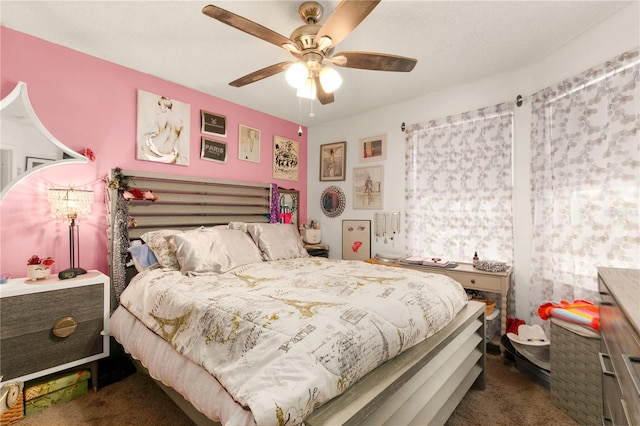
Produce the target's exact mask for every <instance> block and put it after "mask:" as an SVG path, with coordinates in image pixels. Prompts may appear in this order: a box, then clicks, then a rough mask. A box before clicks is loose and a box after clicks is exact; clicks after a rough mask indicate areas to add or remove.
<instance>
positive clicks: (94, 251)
mask: <svg viewBox="0 0 640 426" xmlns="http://www.w3.org/2000/svg"><path fill="white" fill-rule="evenodd" d="M0 43H1V52H0V63H1V64H2V65H1V66H2V68H1V73H0V81H1V87H0V97H5V96H6V95H7V94H8V93H9V92H10V91H11V90H12V89H13V88H14V87H15V85H16V84H17V83H18V82H19V81H24V82H26V83H27V88H28V91H29V96H30V99H31V103H32V105H33V108H34V110H35V111H36V114H37V115H38V117H39V118H40V121H42V123H43V124H44V126H45V127H46V128H47V129H48V130H49V131H50V132H51V134H53V135H54V136H55V137H56V138H58V140H60V141H61V142H62V143H64V144H65V145H67V146H68V147H69V148H71V149H72V150H74V151H79V152H80V151H82V150H83V149H84V148H90V149H92V150H93V152H94V153H95V156H96V160H95V161H94V162H89V163H88V164H69V165H62V166H56V167H52V168H49V169H45V170H42V171H40V172H37V173H35V174H34V175H32V176H30V177H28V178H27V179H25V180H23V181H22V182H21V183H20V184H18V185H16V186H14V187H13V188H12V189H11V190H10V191H9V192H8V193H7V194H6V196H5V197H4V199H3V200H2V202H1V203H0V271H1V272H2V273H8V274H11V275H12V276H13V277H22V276H24V275H25V274H26V263H27V259H28V258H29V257H31V255H32V254H38V255H40V256H52V257H54V258H55V259H56V265H55V266H54V272H57V271H59V270H61V269H64V268H66V267H68V263H69V255H68V248H69V242H68V222H56V221H54V220H53V219H51V217H50V215H49V204H48V202H47V200H46V196H47V189H49V188H50V187H62V186H73V187H76V188H80V189H93V191H94V192H95V194H94V196H95V202H94V204H93V208H92V214H91V217H90V218H89V219H88V220H87V221H86V222H82V223H80V237H81V240H80V248H81V256H80V263H81V266H82V267H84V268H86V269H98V270H100V271H102V272H105V273H107V272H108V270H107V241H106V240H107V235H106V229H107V222H106V208H105V205H104V183H103V179H104V177H105V176H107V174H108V173H109V170H111V169H112V168H114V167H121V168H123V169H128V170H139V171H149V172H158V173H170V174H176V175H184V176H205V177H208V178H213V179H227V180H234V181H250V182H267V183H268V182H275V183H277V184H278V185H280V186H282V187H284V188H295V189H299V190H300V192H301V194H300V195H301V200H300V207H301V211H300V220H301V221H304V220H305V219H306V217H307V212H306V205H307V203H306V189H307V184H306V182H307V164H306V163H307V139H306V135H307V132H306V129H305V131H304V136H303V138H302V139H301V140H300V145H299V147H300V160H301V161H300V166H299V167H300V168H299V176H298V181H297V182H292V181H278V180H274V179H273V178H272V160H271V158H272V155H273V136H274V135H278V136H282V137H285V138H290V139H294V140H297V139H298V135H297V132H298V124H296V123H292V122H289V121H285V120H282V119H279V118H276V117H273V116H270V115H267V114H264V113H261V112H258V111H255V110H251V109H249V108H245V107H242V106H240V105H236V104H233V103H231V102H228V101H225V100H222V99H219V98H216V97H213V96H210V95H207V94H204V93H201V92H198V91H195V90H191V89H188V88H186V87H183V86H180V85H177V84H174V83H171V82H168V81H165V80H161V79H159V78H156V77H153V76H150V75H148V74H143V73H141V72H138V71H135V70H132V69H129V68H125V67H122V66H119V65H116V64H113V63H110V62H106V61H103V60H101V59H97V58H95V57H92V56H88V55H85V54H83V53H80V52H77V51H73V50H70V49H68V48H65V47H62V46H59V45H55V44H52V43H49V42H47V41H43V40H41V39H37V38H34V37H31V36H28V35H26V34H23V33H19V32H16V31H13V30H10V29H8V28H5V27H0ZM138 89H141V90H145V91H147V92H151V93H154V94H159V95H163V96H167V97H169V98H172V99H176V100H178V101H182V102H185V103H188V104H190V106H191V130H190V165H189V166H188V167H185V166H178V165H170V164H162V163H155V162H149V161H139V160H136V159H135V157H136V151H135V149H136V115H137V102H136V99H137V90H138ZM201 109H203V110H206V111H210V112H214V113H218V114H221V115H225V116H226V117H227V137H226V138H220V139H221V140H226V142H227V144H228V145H227V149H228V153H227V163H226V164H221V163H214V162H211V161H206V160H201V159H200V137H201V134H200V110H201ZM240 123H242V124H244V125H247V126H250V127H255V128H258V129H260V130H261V132H262V134H261V146H260V150H261V154H260V155H261V158H260V163H251V162H246V161H241V160H238V159H237V157H238V144H237V141H238V125H239V124H240ZM25 143H28V142H27V141H25Z"/></svg>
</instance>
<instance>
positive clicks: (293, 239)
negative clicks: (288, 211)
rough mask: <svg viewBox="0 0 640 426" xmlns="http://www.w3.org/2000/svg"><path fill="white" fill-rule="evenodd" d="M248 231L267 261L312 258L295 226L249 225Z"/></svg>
mask: <svg viewBox="0 0 640 426" xmlns="http://www.w3.org/2000/svg"><path fill="white" fill-rule="evenodd" d="M247 231H248V232H249V234H250V235H251V237H252V238H253V241H255V242H256V244H257V245H258V247H259V248H260V250H261V251H262V253H263V254H264V256H265V259H266V260H285V259H295V258H298V257H311V256H310V255H309V253H308V252H307V250H306V249H305V248H304V244H303V243H302V239H301V238H300V235H299V234H298V231H296V227H295V225H291V224H285V223H249V224H247Z"/></svg>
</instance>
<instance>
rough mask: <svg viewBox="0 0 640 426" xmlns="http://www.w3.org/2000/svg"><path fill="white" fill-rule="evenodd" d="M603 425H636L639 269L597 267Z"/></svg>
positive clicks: (639, 417) (639, 409) (639, 410)
mask: <svg viewBox="0 0 640 426" xmlns="http://www.w3.org/2000/svg"><path fill="white" fill-rule="evenodd" d="M598 287H599V288H598V290H599V292H600V326H601V333H600V335H601V339H602V342H601V347H600V350H601V353H600V354H599V355H600V363H601V366H602V398H603V411H604V412H603V422H602V424H603V425H607V424H614V425H640V270H638V269H618V268H598Z"/></svg>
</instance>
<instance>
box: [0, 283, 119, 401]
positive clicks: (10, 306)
mask: <svg viewBox="0 0 640 426" xmlns="http://www.w3.org/2000/svg"><path fill="white" fill-rule="evenodd" d="M109 284H110V282H109V277H107V276H106V275H104V274H102V273H100V272H98V271H89V272H87V273H86V274H83V275H80V276H78V277H76V278H72V279H68V280H59V279H58V278H57V276H56V277H55V278H54V277H52V278H48V279H46V280H38V281H35V282H32V281H25V278H21V279H12V280H9V281H8V282H7V283H5V284H0V376H4V377H3V378H2V380H3V381H22V382H26V381H28V380H32V379H35V378H38V377H41V376H46V375H48V374H51V373H55V372H57V371H62V370H66V369H68V368H72V367H76V366H80V365H84V364H88V363H91V376H92V378H93V380H92V382H93V387H94V390H96V389H97V384H98V362H97V361H98V360H99V359H101V358H106V357H108V356H109V333H108V330H109V303H110V285H109Z"/></svg>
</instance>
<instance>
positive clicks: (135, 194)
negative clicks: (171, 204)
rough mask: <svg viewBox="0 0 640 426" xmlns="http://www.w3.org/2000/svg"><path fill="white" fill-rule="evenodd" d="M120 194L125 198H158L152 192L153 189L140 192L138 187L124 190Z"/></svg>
mask: <svg viewBox="0 0 640 426" xmlns="http://www.w3.org/2000/svg"><path fill="white" fill-rule="evenodd" d="M122 196H123V197H124V199H125V200H134V199H137V200H139V199H143V200H149V201H156V200H157V199H158V197H156V194H154V193H153V191H146V192H142V191H141V190H140V189H138V188H131V189H129V190H128V191H124V193H123V194H122Z"/></svg>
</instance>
